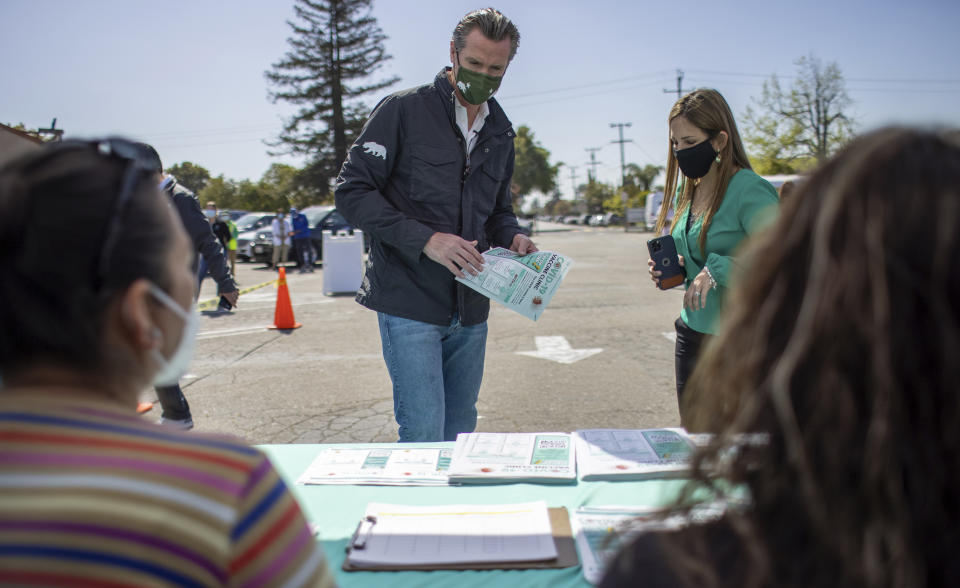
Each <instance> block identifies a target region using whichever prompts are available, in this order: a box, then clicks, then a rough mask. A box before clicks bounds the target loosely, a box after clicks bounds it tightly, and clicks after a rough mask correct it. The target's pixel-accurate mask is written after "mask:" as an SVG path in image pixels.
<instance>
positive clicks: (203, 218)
mask: <svg viewBox="0 0 960 588" xmlns="http://www.w3.org/2000/svg"><path fill="white" fill-rule="evenodd" d="M137 145H138V146H139V148H140V149H141V151H143V154H142V157H143V159H144V160H145V161H150V162H152V164H153V165H154V173H155V179H156V180H157V182H158V183H159V184H160V191H161V192H162V193H163V194H165V195H166V196H167V197H168V198H169V200H170V201H171V202H173V206H174V209H175V210H176V211H177V214H178V216H179V217H180V222H181V223H183V227H184V229H186V231H187V235H189V236H190V240H191V241H192V242H193V253H194V256H193V260H194V262H193V263H194V272H195V275H196V276H205V275H206V274H207V273H208V272H209V273H210V275H211V276H213V279H214V280H216V282H217V290H218V292H217V293H218V294H219V295H220V305H219V307H218V308H219V310H221V311H227V310H230V309H231V308H233V307H234V306H236V305H237V299H238V298H239V296H240V292H239V290H238V288H237V283H236V282H235V281H234V280H233V275H232V274H231V273H230V270H229V269H228V268H227V262H226V258H225V257H224V255H223V247H221V246H220V242H219V241H217V238H216V236H215V235H214V234H213V229H212V226H211V223H210V222H209V213H204V212H203V211H201V209H200V203H199V202H198V201H197V197H196V196H194V194H193V192H191V191H190V190H187V189H186V188H184V187H183V186H181V185H180V184H179V183H177V179H176V178H174V177H173V176H172V175H169V174H164V173H163V165H162V163H161V161H160V156H159V155H158V154H157V152H156V150H155V149H154V148H153V147H151V146H150V145H147V144H146V143H138V144H137ZM211 206H213V202H209V203H207V210H208V211H209V210H210V209H211ZM213 212H214V215H215V214H216V206H213ZM197 254H199V255H197ZM198 265H199V267H198ZM201 279H202V278H199V277H198V278H197V280H196V290H195V291H194V299H196V297H197V296H199V295H200V281H201ZM156 392H157V398H158V399H159V400H160V406H161V407H163V414H162V415H161V416H160V422H161V423H163V424H167V425H170V426H172V427H179V428H182V429H192V428H193V415H192V414H191V412H190V404H189V403H188V402H187V398H186V396H184V395H183V390H182V389H181V388H180V383H179V382H171V383H169V384H167V385H164V386H157V387H156Z"/></svg>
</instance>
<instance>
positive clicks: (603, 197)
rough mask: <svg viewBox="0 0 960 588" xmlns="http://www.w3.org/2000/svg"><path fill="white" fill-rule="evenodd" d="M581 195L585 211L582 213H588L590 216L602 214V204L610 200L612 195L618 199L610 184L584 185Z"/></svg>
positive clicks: (617, 193) (590, 183)
mask: <svg viewBox="0 0 960 588" xmlns="http://www.w3.org/2000/svg"><path fill="white" fill-rule="evenodd" d="M581 194H582V198H583V202H584V204H585V205H586V210H585V211H584V212H589V213H591V214H600V213H601V212H603V210H604V207H603V203H604V202H605V201H607V200H609V199H610V198H612V197H613V196H614V195H616V197H617V198H619V197H620V193H619V192H618V191H617V190H615V189H614V187H613V186H612V185H611V184H605V183H603V182H597V181H593V182H589V183H587V184H584V186H583V191H582V192H581Z"/></svg>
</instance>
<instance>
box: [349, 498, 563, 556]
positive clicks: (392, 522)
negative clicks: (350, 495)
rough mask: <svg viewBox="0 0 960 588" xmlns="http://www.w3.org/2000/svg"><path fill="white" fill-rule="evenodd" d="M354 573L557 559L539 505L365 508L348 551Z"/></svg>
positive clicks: (374, 505)
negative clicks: (360, 569) (355, 569)
mask: <svg viewBox="0 0 960 588" xmlns="http://www.w3.org/2000/svg"><path fill="white" fill-rule="evenodd" d="M348 549H349V554H348V555H347V562H348V563H349V564H350V565H352V566H355V567H358V568H370V569H374V568H390V569H397V568H402V567H411V568H418V567H422V566H424V565H446V564H464V563H475V564H491V563H501V562H523V561H530V562H534V561H543V560H551V559H555V558H557V548H556V546H555V544H554V540H553V535H552V532H551V526H550V518H549V516H548V514H547V505H546V503H545V502H542V501H540V502H529V503H522V504H496V505H445V506H402V505H396V504H380V503H371V504H369V505H367V510H366V513H365V517H364V519H363V521H362V522H361V524H360V526H359V527H358V528H357V532H356V534H355V535H354V537H353V538H352V539H351V540H350V544H349V545H348Z"/></svg>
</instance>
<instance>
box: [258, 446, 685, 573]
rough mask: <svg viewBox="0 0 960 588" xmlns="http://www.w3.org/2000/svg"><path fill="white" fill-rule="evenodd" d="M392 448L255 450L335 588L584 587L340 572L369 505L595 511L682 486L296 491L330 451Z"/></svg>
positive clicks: (669, 496) (657, 498) (664, 499)
mask: <svg viewBox="0 0 960 588" xmlns="http://www.w3.org/2000/svg"><path fill="white" fill-rule="evenodd" d="M394 446H395V445H393V444H388V443H379V444H351V445H345V444H340V445H261V446H260V449H262V450H263V451H264V452H266V453H267V455H269V456H270V459H271V460H272V461H273V463H274V465H275V466H276V468H277V470H279V472H280V475H281V476H283V478H284V479H285V480H286V481H287V483H288V484H289V485H290V488H292V489H293V491H294V493H295V494H296V495H297V498H298V499H299V501H300V505H301V506H302V507H303V510H304V512H305V516H306V517H307V520H309V521H312V522H314V523H316V524H317V525H318V527H319V529H320V534H319V537H318V540H319V541H320V542H321V543H322V544H323V549H324V551H325V552H326V555H327V561H328V562H329V564H330V565H331V566H332V568H333V570H334V571H335V573H336V578H337V583H338V584H339V585H340V586H346V587H348V588H349V587H351V586H371V587H382V586H388V587H390V588H403V587H407V586H456V588H473V587H476V588H488V587H491V586H494V587H500V586H505V587H510V588H513V587H515V586H543V587H551V588H562V587H567V586H570V587H573V586H576V587H578V588H580V587H587V586H589V585H590V584H588V583H587V582H586V580H584V579H583V575H582V574H581V572H580V567H579V566H578V567H574V568H567V569H561V570H485V571H467V572H464V571H433V572H414V571H404V572H344V571H343V570H341V569H340V566H341V565H343V558H344V555H345V554H344V548H345V546H346V544H347V540H348V539H349V537H350V536H351V535H352V534H353V531H354V529H355V528H356V526H357V521H359V520H360V518H361V517H362V516H363V512H364V509H365V508H366V506H367V503H369V502H387V503H393V504H413V505H429V504H496V503H505V502H526V501H532V500H544V501H546V503H547V506H565V507H567V509H568V510H569V511H570V512H573V511H574V510H575V509H576V508H577V507H579V506H586V505H590V506H600V505H650V506H654V505H664V504H668V503H669V502H670V501H671V500H673V498H675V497H676V496H677V494H678V492H679V490H680V488H681V487H682V485H683V483H684V482H683V481H682V480H649V481H643V482H578V483H576V484H569V485H540V484H504V485H495V486H489V485H484V486H448V487H429V486H412V487H396V486H333V485H330V486H297V485H296V484H295V483H294V482H295V481H296V479H297V478H298V477H299V476H300V474H302V473H303V472H304V470H306V469H307V466H308V465H310V462H311V461H313V458H314V457H316V455H317V454H318V453H319V452H320V451H321V450H323V449H327V448H331V447H340V448H365V447H394ZM404 447H406V448H412V447H447V448H452V447H453V443H421V444H411V445H405V446H404Z"/></svg>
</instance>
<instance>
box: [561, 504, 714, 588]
mask: <svg viewBox="0 0 960 588" xmlns="http://www.w3.org/2000/svg"><path fill="white" fill-rule="evenodd" d="M724 511H725V504H723V503H720V502H711V503H705V504H702V505H698V506H696V507H694V508H693V509H692V510H691V511H690V514H689V516H688V515H684V514H673V515H668V516H666V517H664V515H662V514H661V511H660V509H657V508H651V507H645V506H644V507H641V506H603V507H580V508H578V509H577V510H576V511H574V513H573V515H572V517H571V519H572V520H571V526H572V527H573V533H574V536H575V538H576V543H577V551H578V552H579V554H580V562H581V565H582V566H583V577H584V578H586V580H587V581H588V582H590V583H591V584H599V583H600V580H601V578H603V572H604V570H605V569H606V566H607V564H608V563H609V562H610V560H611V559H612V558H613V556H614V555H616V554H617V552H618V551H619V550H620V548H621V547H623V546H624V545H626V544H628V543H630V541H631V540H633V539H634V538H635V537H636V536H637V535H639V534H641V533H647V532H651V531H662V530H670V529H678V528H680V527H682V526H684V525H688V524H690V523H691V522H693V523H705V522H708V521H711V520H714V519H717V518H719V517H720V516H722V515H723V513H724Z"/></svg>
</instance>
